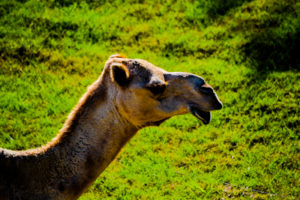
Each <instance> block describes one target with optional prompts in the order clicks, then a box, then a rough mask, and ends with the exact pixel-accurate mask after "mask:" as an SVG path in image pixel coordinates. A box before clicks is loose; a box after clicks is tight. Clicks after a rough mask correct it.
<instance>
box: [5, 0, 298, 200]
mask: <svg viewBox="0 0 300 200" xmlns="http://www.w3.org/2000/svg"><path fill="white" fill-rule="evenodd" d="M299 40H300V2H299V1H298V0H227V1H223V0H200V1H183V0H182V1H172V0H167V1H158V0H155V1H145V2H144V0H119V1H109V0H103V1H96V0H87V1H86V2H85V1H80V0H75V1H72V0H65V1H62V0H50V1H45V2H44V1H37V0H29V1H27V0H18V1H16V0H15V1H8V0H0V146H1V147H3V148H9V149H27V148H34V147H38V146H40V145H43V144H45V143H47V142H48V141H50V140H51V138H53V137H54V136H55V135H56V134H57V133H58V131H59V129H60V128H61V127H62V124H63V123H64V121H65V119H66V117H67V115H68V113H69V112H70V111H71V109H72V108H73V106H75V105H76V103H77V101H78V100H79V98H80V97H81V96H82V94H83V93H84V92H85V91H86V87H87V86H88V85H89V84H91V83H92V82H93V81H95V80H96V79H97V77H98V76H99V75H100V73H101V71H102V68H103V66H104V63H105V61H106V60H107V58H108V57H109V55H111V54H114V53H117V52H118V53H123V54H126V55H127V56H128V57H130V58H142V59H145V60H148V61H150V62H152V63H153V64H155V65H157V66H159V67H161V68H164V69H166V70H168V71H184V72H191V73H195V74H198V75H200V76H202V77H204V78H205V79H206V80H207V81H208V82H209V83H210V84H211V85H213V86H214V88H215V90H216V92H217V93H218V95H219V97H220V99H221V100H222V102H223V104H224V107H223V109H222V110H220V111H216V112H213V119H212V122H211V123H210V124H209V125H207V126H204V125H202V124H201V123H200V122H199V121H198V120H197V119H196V118H194V117H193V116H192V115H190V114H189V115H184V116H178V117H174V118H171V119H170V120H168V121H166V122H164V123H163V124H162V125H161V126H160V127H150V128H145V129H143V130H141V131H140V132H139V133H138V134H137V135H136V136H135V137H134V138H133V139H132V140H131V141H130V143H129V144H127V145H126V146H125V148H124V149H123V151H122V152H121V153H120V154H119V156H118V158H117V159H116V160H115V161H113V163H112V164H111V165H110V166H109V167H108V168H107V169H106V171H105V172H104V173H103V174H102V175H101V176H100V177H99V178H98V179H97V181H96V182H95V183H94V184H93V185H92V187H91V188H90V189H89V190H88V191H87V192H86V193H85V194H84V195H83V196H82V197H81V198H80V200H86V199H222V198H225V199H230V198H239V199H250V198H251V199H299V198H300V181H299V180H300V166H299V164H300V140H299V136H300V112H299V107H300V106H299V105H300V72H299V69H300V54H299V52H300V42H299Z"/></svg>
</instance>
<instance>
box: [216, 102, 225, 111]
mask: <svg viewBox="0 0 300 200" xmlns="http://www.w3.org/2000/svg"><path fill="white" fill-rule="evenodd" d="M222 108H223V104H222V102H221V101H219V102H218V104H217V106H216V109H217V110H220V109H222Z"/></svg>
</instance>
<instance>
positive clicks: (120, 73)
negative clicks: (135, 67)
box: [110, 63, 129, 87]
mask: <svg viewBox="0 0 300 200" xmlns="http://www.w3.org/2000/svg"><path fill="white" fill-rule="evenodd" d="M110 75H111V78H112V80H113V81H114V82H116V83H117V84H118V85H119V86H121V87H124V86H126V85H128V83H129V71H128V69H127V68H126V67H125V66H124V65H122V64H121V63H112V64H111V71H110Z"/></svg>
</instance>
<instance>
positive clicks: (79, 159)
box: [48, 83, 137, 198]
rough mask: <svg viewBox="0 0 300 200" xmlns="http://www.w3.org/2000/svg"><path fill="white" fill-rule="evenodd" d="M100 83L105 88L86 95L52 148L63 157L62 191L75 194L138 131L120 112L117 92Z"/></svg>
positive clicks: (59, 178)
mask: <svg viewBox="0 0 300 200" xmlns="http://www.w3.org/2000/svg"><path fill="white" fill-rule="evenodd" d="M100 85H102V88H99V87H95V88H97V91H89V92H88V93H87V94H86V95H85V96H84V97H83V100H82V101H83V102H80V103H79V104H80V105H79V106H80V107H78V108H75V113H72V114H71V115H72V116H71V119H69V120H68V121H67V122H66V123H67V124H66V125H65V127H64V128H63V129H62V133H61V134H60V136H59V137H58V138H57V140H58V141H57V142H55V144H54V145H53V146H52V147H50V148H49V149H48V152H54V154H55V155H57V158H56V159H57V160H58V161H59V162H57V163H59V164H57V165H56V166H55V168H56V169H57V170H58V171H59V170H61V172H57V173H58V174H60V176H59V177H58V180H57V181H56V182H57V184H58V185H57V187H58V189H59V191H60V192H62V193H66V194H68V195H71V196H72V195H73V197H72V198H74V197H76V196H79V195H80V194H81V193H82V192H83V191H84V190H85V188H87V187H88V186H89V185H90V184H91V183H92V182H93V181H94V180H95V179H96V178H97V177H98V176H99V174H100V173H101V172H102V171H103V170H104V169H105V168H106V167H107V166H108V165H109V164H110V163H111V162H112V161H113V159H114V158H115V157H116V156H117V154H118V152H119V151H120V150H121V148H122V147H123V146H124V145H125V144H126V142H127V141H129V139H130V138H131V137H132V136H133V135H134V134H135V133H136V132H137V128H136V127H135V126H133V125H132V124H130V123H129V122H128V121H127V120H125V119H124V118H122V117H121V116H120V114H119V112H118V109H117V107H116V106H115V105H114V103H113V100H112V98H110V97H111V96H113V95H112V94H107V91H106V89H105V88H103V87H105V84H103V83H101V84H100ZM110 92H111V91H110ZM111 93H113V92H111ZM104 97H105V98H107V99H106V100H104V99H103V98H104ZM107 100H108V101H107Z"/></svg>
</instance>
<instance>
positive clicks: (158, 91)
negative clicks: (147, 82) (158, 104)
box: [147, 84, 166, 95]
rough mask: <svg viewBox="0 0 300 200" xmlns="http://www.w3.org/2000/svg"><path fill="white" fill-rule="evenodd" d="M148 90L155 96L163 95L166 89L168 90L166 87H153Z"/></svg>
mask: <svg viewBox="0 0 300 200" xmlns="http://www.w3.org/2000/svg"><path fill="white" fill-rule="evenodd" d="M147 89H148V90H150V91H151V92H152V94H154V95H158V94H162V93H163V92H164V91H165V89H166V85H164V84H163V85H151V86H148V87H147Z"/></svg>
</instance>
